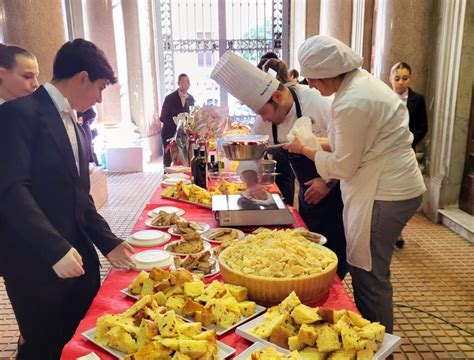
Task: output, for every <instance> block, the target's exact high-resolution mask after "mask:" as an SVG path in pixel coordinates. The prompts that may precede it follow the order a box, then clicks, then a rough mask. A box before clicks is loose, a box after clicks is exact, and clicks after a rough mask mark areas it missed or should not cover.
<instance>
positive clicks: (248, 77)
mask: <svg viewBox="0 0 474 360" xmlns="http://www.w3.org/2000/svg"><path fill="white" fill-rule="evenodd" d="M211 79H214V80H215V81H216V82H217V83H218V84H219V85H220V86H222V87H223V88H224V89H225V90H227V91H228V92H229V93H230V94H232V95H233V96H235V97H236V98H237V99H239V100H240V101H242V102H243V103H244V104H245V105H247V106H248V107H249V108H251V109H252V110H253V111H255V112H258V111H259V110H260V109H261V108H262V107H263V106H264V105H265V104H266V103H267V102H268V100H270V98H271V97H272V95H273V92H274V91H275V90H276V89H277V88H278V85H279V84H280V82H279V81H278V80H276V79H275V78H274V77H273V76H271V75H270V74H268V73H266V72H263V71H262V70H260V69H258V68H257V67H256V66H255V65H252V64H251V63H249V62H248V61H246V60H244V59H242V58H241V57H240V56H238V55H236V54H234V53H233V52H231V51H227V52H226V53H225V54H224V55H223V56H222V57H221V58H220V60H219V62H218V63H217V65H216V67H215V68H214V70H212V74H211Z"/></svg>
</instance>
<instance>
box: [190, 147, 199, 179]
mask: <svg viewBox="0 0 474 360" xmlns="http://www.w3.org/2000/svg"><path fill="white" fill-rule="evenodd" d="M198 159H199V149H198V148H194V156H193V158H192V159H191V180H192V182H193V184H196V179H197V177H198V175H199V169H198Z"/></svg>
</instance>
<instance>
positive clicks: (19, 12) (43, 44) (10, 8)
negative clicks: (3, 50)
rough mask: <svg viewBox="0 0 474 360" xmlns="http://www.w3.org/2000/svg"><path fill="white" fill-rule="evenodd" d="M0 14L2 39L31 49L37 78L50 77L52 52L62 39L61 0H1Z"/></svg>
mask: <svg viewBox="0 0 474 360" xmlns="http://www.w3.org/2000/svg"><path fill="white" fill-rule="evenodd" d="M0 14H2V15H3V16H2V19H1V21H0V25H1V28H2V32H3V41H4V42H5V43H7V44H16V45H19V46H21V47H24V48H26V49H28V50H29V51H31V52H32V53H33V54H34V55H35V56H36V58H37V59H38V65H39V69H40V74H39V79H38V80H39V82H40V83H44V82H46V81H49V80H51V77H52V74H53V61H54V56H55V55H56V52H57V51H58V49H59V48H60V47H61V46H62V45H63V44H64V43H65V42H66V33H65V27H64V17H63V9H62V1H61V0H42V1H33V0H23V1H11V0H2V1H0ZM46 19H47V21H45V20H46Z"/></svg>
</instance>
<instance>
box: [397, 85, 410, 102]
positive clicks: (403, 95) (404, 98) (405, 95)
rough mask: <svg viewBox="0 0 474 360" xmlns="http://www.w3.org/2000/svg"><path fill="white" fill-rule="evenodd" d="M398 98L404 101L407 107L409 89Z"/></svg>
mask: <svg viewBox="0 0 474 360" xmlns="http://www.w3.org/2000/svg"><path fill="white" fill-rule="evenodd" d="M397 94H398V93H397ZM398 96H399V97H400V100H401V101H403V103H404V104H405V105H406V104H407V101H408V89H406V91H405V92H404V93H403V94H398Z"/></svg>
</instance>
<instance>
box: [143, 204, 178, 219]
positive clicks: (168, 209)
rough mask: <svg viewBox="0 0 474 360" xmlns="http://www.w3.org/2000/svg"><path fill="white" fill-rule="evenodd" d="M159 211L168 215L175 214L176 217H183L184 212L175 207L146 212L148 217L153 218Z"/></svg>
mask: <svg viewBox="0 0 474 360" xmlns="http://www.w3.org/2000/svg"><path fill="white" fill-rule="evenodd" d="M160 211H165V212H167V213H168V214H171V213H175V214H176V215H178V216H181V215H184V213H185V212H186V211H184V209H181V208H179V207H176V206H160V207H157V208H155V209H153V210H150V211H149V212H148V216H150V217H155V216H157V215H159V214H160Z"/></svg>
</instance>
